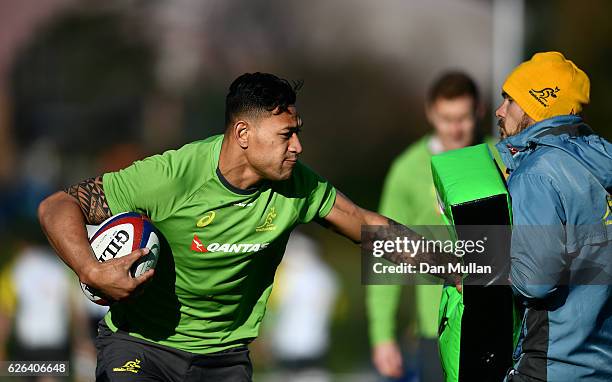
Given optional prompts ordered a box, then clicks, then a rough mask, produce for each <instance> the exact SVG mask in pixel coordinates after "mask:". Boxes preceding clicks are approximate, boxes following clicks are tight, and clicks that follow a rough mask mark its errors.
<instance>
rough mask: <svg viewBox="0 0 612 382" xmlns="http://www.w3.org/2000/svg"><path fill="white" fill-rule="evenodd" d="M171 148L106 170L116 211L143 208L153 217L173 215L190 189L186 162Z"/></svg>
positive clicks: (105, 185) (109, 197) (107, 192)
mask: <svg viewBox="0 0 612 382" xmlns="http://www.w3.org/2000/svg"><path fill="white" fill-rule="evenodd" d="M174 153H176V151H168V152H166V153H164V154H161V155H154V156H152V157H149V158H146V159H144V160H141V161H137V162H134V163H133V164H132V165H130V166H129V167H127V168H125V169H123V170H119V171H117V172H110V173H106V174H104V176H103V178H102V185H103V188H104V194H105V196H106V199H107V201H108V205H109V207H110V210H111V212H112V213H113V214H118V213H121V212H127V211H135V212H140V213H143V214H145V215H147V216H148V217H150V218H151V219H152V220H153V221H160V220H163V219H165V218H166V217H168V216H170V215H171V214H172V212H173V211H175V210H176V209H177V208H178V206H179V205H180V203H182V201H183V199H184V195H185V194H186V193H189V187H190V184H191V182H190V181H189V179H188V178H187V177H186V176H185V174H186V173H187V171H186V168H185V167H186V166H185V165H184V164H182V163H180V161H178V160H176V158H175V154H174Z"/></svg>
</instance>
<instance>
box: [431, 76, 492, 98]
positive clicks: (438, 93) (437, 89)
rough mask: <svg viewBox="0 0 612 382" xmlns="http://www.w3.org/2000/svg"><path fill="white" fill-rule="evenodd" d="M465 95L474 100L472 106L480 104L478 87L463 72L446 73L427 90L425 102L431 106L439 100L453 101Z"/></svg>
mask: <svg viewBox="0 0 612 382" xmlns="http://www.w3.org/2000/svg"><path fill="white" fill-rule="evenodd" d="M466 95H467V96H470V97H472V98H473V99H474V106H476V104H478V102H480V94H479V92H478V86H476V83H475V82H474V80H473V79H472V78H471V77H470V76H468V75H467V74H465V73H463V72H456V71H454V72H446V73H444V74H443V75H442V76H440V77H439V78H438V79H437V80H436V81H435V82H434V83H433V85H432V86H431V88H430V89H429V94H428V95H427V102H428V103H429V104H432V103H434V102H436V100H438V99H440V98H442V99H453V98H458V97H461V96H466Z"/></svg>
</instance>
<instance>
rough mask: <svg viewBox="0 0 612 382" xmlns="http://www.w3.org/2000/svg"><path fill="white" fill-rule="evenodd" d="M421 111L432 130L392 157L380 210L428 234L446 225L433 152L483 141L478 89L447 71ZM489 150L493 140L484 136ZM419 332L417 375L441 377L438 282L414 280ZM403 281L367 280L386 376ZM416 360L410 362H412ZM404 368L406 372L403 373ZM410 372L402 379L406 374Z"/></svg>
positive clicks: (395, 356) (375, 345) (376, 357)
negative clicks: (417, 282) (373, 282)
mask: <svg viewBox="0 0 612 382" xmlns="http://www.w3.org/2000/svg"><path fill="white" fill-rule="evenodd" d="M425 112H426V115H427V121H428V122H429V125H430V126H431V127H433V132H432V133H430V134H427V135H425V136H424V137H422V138H421V139H420V140H418V141H417V142H416V143H414V144H412V145H410V146H408V148H407V149H406V150H405V151H404V152H403V153H402V154H400V156H399V157H398V158H397V159H395V161H394V162H393V164H392V165H391V169H390V170H389V174H388V175H387V178H386V180H385V185H384V188H383V193H382V198H381V201H380V213H381V214H383V215H386V216H388V217H390V218H391V219H394V220H396V221H398V222H399V223H402V224H406V225H409V226H412V227H414V228H415V230H416V231H417V232H420V233H421V234H422V235H425V236H426V237H434V238H436V239H441V240H443V239H446V238H443V237H435V236H436V235H437V234H438V233H437V232H438V230H435V229H434V228H430V227H427V226H441V225H444V224H445V223H444V220H443V219H442V215H441V213H440V207H439V205H438V200H437V198H436V191H435V187H434V184H433V179H432V175H431V166H430V161H431V156H432V155H435V154H439V153H441V152H444V151H448V150H454V149H459V148H462V147H466V146H468V145H473V144H478V143H482V141H483V138H482V132H481V128H480V127H479V124H480V122H481V121H482V116H483V105H482V102H481V98H480V91H479V90H478V87H477V85H476V83H475V81H474V80H473V79H472V78H471V77H470V76H468V75H467V74H465V73H463V72H457V71H452V72H446V73H444V74H442V75H441V76H440V77H439V78H438V79H436V80H435V81H434V82H433V84H432V85H431V88H430V90H429V93H428V96H427V100H426V102H425ZM487 143H489V147H490V148H491V151H492V152H495V148H494V146H493V145H494V141H493V140H492V139H490V138H487ZM414 289H415V291H414V292H415V293H414V301H413V304H414V305H413V307H414V308H415V309H416V321H417V322H416V324H417V325H416V328H417V333H418V335H417V337H418V362H417V364H418V366H417V368H418V370H417V374H418V380H419V381H421V382H436V381H442V380H443V379H444V375H443V372H442V369H441V366H440V360H439V356H438V344H437V340H438V309H439V302H440V294H441V292H442V286H441V285H415V286H414ZM400 293H401V286H399V285H371V286H368V287H367V294H366V302H367V309H368V317H369V327H370V331H369V332H370V341H371V344H372V361H373V362H374V365H375V367H376V369H377V370H378V372H379V373H380V374H381V375H383V376H385V377H392V378H402V376H404V375H405V372H404V367H403V366H402V363H403V362H402V355H401V351H400V345H399V344H398V341H397V339H396V336H397V334H396V320H397V318H396V315H397V309H398V305H399V301H400ZM412 364H414V362H412ZM406 374H408V373H406ZM408 378H409V377H408V376H405V377H404V380H408Z"/></svg>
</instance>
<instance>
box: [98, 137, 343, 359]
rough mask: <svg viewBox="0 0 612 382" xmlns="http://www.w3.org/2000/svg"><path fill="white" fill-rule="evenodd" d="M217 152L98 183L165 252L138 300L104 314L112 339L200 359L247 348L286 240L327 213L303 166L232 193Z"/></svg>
mask: <svg viewBox="0 0 612 382" xmlns="http://www.w3.org/2000/svg"><path fill="white" fill-rule="evenodd" d="M222 142H223V136H222V135H218V136H213V137H211V138H208V139H206V140H203V141H198V142H194V143H191V144H188V145H185V146H183V147H182V148H180V149H179V150H171V151H167V152H165V153H163V154H161V155H155V156H152V157H149V158H146V159H144V160H142V161H138V162H135V163H134V164H132V165H131V166H130V167H128V168H126V169H124V170H121V171H118V172H113V173H107V174H105V175H104V177H103V185H104V192H105V195H106V199H107V200H108V204H109V206H110V209H111V211H112V213H113V214H118V213H121V212H125V211H137V212H140V213H143V214H146V215H147V216H149V217H150V218H151V220H152V221H153V223H154V224H155V226H156V227H157V228H158V229H159V230H160V231H161V233H162V234H163V236H164V237H165V238H166V240H167V242H168V245H169V250H165V251H162V253H161V255H160V259H159V261H158V264H157V267H156V270H155V276H154V277H153V279H152V281H151V282H150V283H149V284H148V285H147V286H146V288H145V289H144V293H143V294H142V295H140V296H139V297H136V298H134V299H133V300H132V301H129V302H121V303H116V304H114V305H112V306H111V309H110V311H109V313H108V314H107V316H106V317H105V320H106V323H107V324H108V325H109V327H110V328H111V329H112V330H113V331H116V330H117V329H121V330H123V331H126V332H128V333H129V334H130V335H132V336H134V337H138V338H141V339H145V340H149V341H152V342H155V343H158V344H161V345H166V346H170V347H173V348H176V349H180V350H184V351H188V352H192V353H198V354H209V353H214V352H218V351H222V350H225V349H229V348H232V347H237V346H241V345H245V344H248V343H249V342H250V341H252V340H253V339H254V338H255V337H256V336H257V334H258V329H259V323H260V322H261V320H262V318H263V315H264V312H265V308H266V301H267V299H268V296H269V295H270V292H271V290H272V282H273V281H274V273H275V271H276V267H277V266H278V264H279V262H280V261H281V258H282V256H283V253H284V251H285V245H286V244H287V240H288V238H289V233H290V232H291V230H292V229H293V228H294V227H295V226H296V225H297V224H300V223H306V222H309V221H311V220H313V219H315V218H323V217H325V216H326V215H327V214H328V213H329V212H330V211H331V209H332V207H333V204H334V201H335V198H336V190H335V188H334V187H333V186H332V185H331V184H329V183H328V182H327V181H326V180H324V179H323V178H321V177H320V176H319V175H317V174H316V173H314V172H313V171H312V170H311V169H309V168H308V167H306V166H305V165H303V164H301V163H300V162H298V163H297V164H296V166H295V168H294V170H293V173H292V176H291V178H289V179H288V180H285V181H279V182H267V183H263V184H262V185H261V186H260V187H258V188H252V189H248V190H241V189H238V188H235V187H233V186H232V185H231V184H229V183H228V182H227V180H226V179H225V178H224V177H223V176H222V175H221V172H220V171H219V170H218V162H219V153H220V151H221V143H222Z"/></svg>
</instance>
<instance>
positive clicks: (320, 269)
mask: <svg viewBox="0 0 612 382" xmlns="http://www.w3.org/2000/svg"><path fill="white" fill-rule="evenodd" d="M337 294H338V282H337V279H336V275H335V272H334V271H333V270H332V269H331V268H330V267H329V266H328V265H327V264H326V263H325V262H324V261H323V259H322V258H321V249H320V247H319V245H318V243H317V242H316V241H314V240H313V239H312V238H310V237H309V236H307V235H305V234H304V233H301V232H300V231H294V232H293V233H292V234H291V237H290V239H289V242H288V243H287V249H286V251H285V256H284V258H283V261H282V263H281V265H280V266H279V268H278V270H277V272H276V276H275V280H274V289H273V292H272V295H271V297H270V301H269V303H268V311H267V313H266V314H267V316H266V318H265V319H264V329H263V331H264V334H263V339H262V341H263V342H264V343H267V345H266V346H267V347H268V348H269V352H270V354H269V356H270V358H271V363H272V364H273V365H274V366H275V368H276V369H278V370H279V373H278V375H277V376H276V377H273V379H272V380H274V378H278V379H277V380H278V381H298V382H327V381H331V380H332V379H331V376H330V374H329V372H328V370H327V364H326V359H327V353H328V351H329V343H330V327H331V316H332V313H333V310H334V307H335V302H336V297H337Z"/></svg>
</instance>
